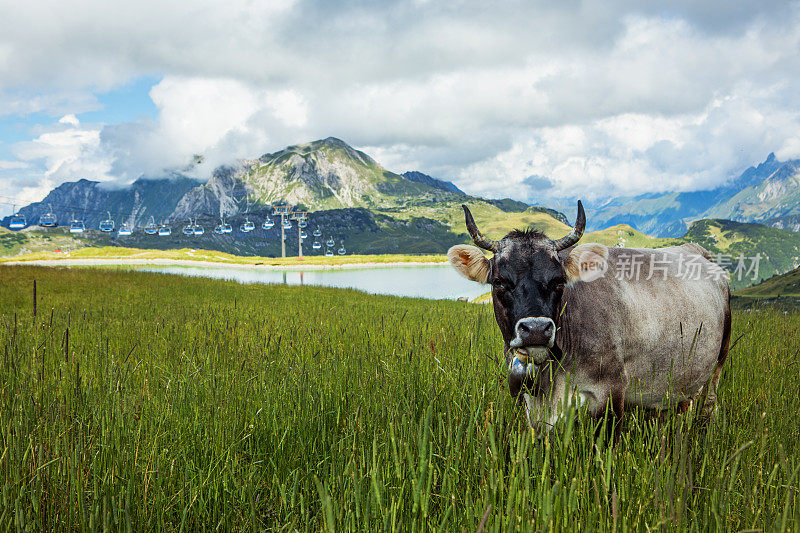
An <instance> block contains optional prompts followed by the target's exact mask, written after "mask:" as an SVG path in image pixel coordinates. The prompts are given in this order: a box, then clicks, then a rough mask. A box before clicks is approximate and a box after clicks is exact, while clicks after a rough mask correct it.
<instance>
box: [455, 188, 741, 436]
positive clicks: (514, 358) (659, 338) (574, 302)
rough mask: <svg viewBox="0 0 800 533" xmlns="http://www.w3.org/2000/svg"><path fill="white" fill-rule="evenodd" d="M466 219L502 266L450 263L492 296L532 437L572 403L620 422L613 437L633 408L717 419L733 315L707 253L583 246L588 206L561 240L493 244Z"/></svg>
mask: <svg viewBox="0 0 800 533" xmlns="http://www.w3.org/2000/svg"><path fill="white" fill-rule="evenodd" d="M464 214H465V221H466V224H467V229H468V231H469V233H470V235H471V236H472V239H473V241H474V242H475V244H477V245H478V246H479V247H480V248H483V249H484V250H489V251H491V252H493V253H494V255H493V256H492V257H491V258H487V257H486V256H485V255H484V254H483V252H481V250H480V248H477V247H475V246H468V245H456V246H453V247H451V248H450V250H448V253H447V255H448V258H449V260H450V262H451V263H452V265H453V266H454V267H455V268H456V269H457V270H458V271H459V272H460V273H461V274H463V275H464V276H465V277H467V278H468V279H471V280H473V281H477V282H480V283H489V284H491V285H492V304H493V307H494V314H495V319H496V320H497V325H498V326H499V328H500V332H501V333H502V335H503V341H504V343H505V353H506V358H507V360H506V362H507V364H508V369H509V373H508V383H509V391H510V392H511V394H512V395H513V396H515V397H517V398H520V395H521V398H522V399H523V400H524V403H525V406H526V409H527V414H528V420H529V422H530V424H531V426H533V427H534V428H536V429H537V430H541V429H548V428H549V427H550V426H552V424H553V423H554V422H555V420H556V419H557V418H558V417H559V416H560V414H561V413H562V412H563V410H564V409H565V408H567V407H568V405H569V404H572V403H573V402H576V403H580V404H585V405H586V407H587V408H588V409H589V412H590V413H592V414H593V415H595V416H601V415H603V414H605V413H608V414H611V415H612V416H613V417H614V418H615V421H616V423H615V424H614V428H615V429H618V428H619V424H618V422H619V420H620V419H621V418H622V415H623V412H624V410H625V405H626V404H627V405H630V406H639V407H643V408H646V409H650V410H656V411H660V410H662V409H665V408H668V407H670V406H673V405H676V404H683V405H686V402H687V401H690V400H693V399H695V398H697V397H698V396H702V397H703V398H704V400H705V401H703V402H702V404H703V414H704V415H709V414H711V412H712V410H713V407H714V403H715V400H716V387H717V383H718V381H719V378H720V374H721V371H722V366H723V364H724V363H725V358H726V356H727V353H728V346H729V342H730V328H731V313H730V289H729V287H728V279H727V275H726V273H725V271H724V270H722V269H721V268H720V267H719V266H718V265H716V264H715V263H714V262H713V261H711V256H710V255H709V253H708V252H707V251H706V250H705V249H703V248H702V247H701V246H699V245H697V244H684V245H682V246H673V247H670V248H661V249H657V250H652V249H646V248H607V247H605V246H603V245H600V244H592V243H588V244H581V245H578V246H575V244H577V242H578V241H579V240H580V238H581V236H582V234H583V229H584V227H585V224H586V217H585V212H584V210H583V206H582V204H581V202H580V201H579V202H578V215H577V217H576V219H575V226H574V228H573V230H572V232H570V233H569V234H568V235H567V236H565V237H562V238H560V239H555V240H553V239H550V238H548V237H547V236H546V235H544V234H543V233H540V232H538V231H536V230H532V229H527V230H514V231H512V232H510V233H508V234H507V235H506V236H505V237H503V238H502V239H501V240H499V241H494V240H491V239H488V238H486V237H485V236H484V235H483V234H482V233H481V232H480V230H478V228H477V226H476V224H475V221H474V219H473V218H472V214H471V213H470V211H469V208H467V207H466V206H464ZM617 435H619V433H618V432H617Z"/></svg>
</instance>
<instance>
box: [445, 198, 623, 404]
mask: <svg viewBox="0 0 800 533" xmlns="http://www.w3.org/2000/svg"><path fill="white" fill-rule="evenodd" d="M463 207H464V215H465V217H466V222H467V230H468V231H469V234H470V235H471V236H472V240H473V241H474V242H475V244H476V245H478V246H479V247H480V248H483V249H484V250H488V251H490V252H493V253H494V255H493V257H491V258H487V257H486V256H485V255H484V253H483V251H481V250H480V249H479V248H477V247H476V246H469V245H458V246H453V247H452V248H450V250H449V251H448V252H447V256H448V258H449V259H450V262H451V263H452V264H453V266H454V267H455V268H456V270H458V271H459V272H460V273H461V274H463V275H464V276H466V277H467V278H469V279H471V280H472V281H477V282H480V283H489V284H491V286H492V302H493V304H494V314H495V318H496V319H497V325H498V326H500V331H501V333H502V334H503V340H504V341H505V352H506V362H507V364H508V365H509V370H510V374H509V385H510V388H511V393H512V394H513V395H515V396H516V395H517V393H518V392H519V390H520V388H521V386H522V385H523V383H524V382H525V381H526V379H528V377H529V376H530V374H531V373H532V371H533V368H534V365H529V361H532V362H533V363H534V364H535V365H538V364H542V363H544V362H545V361H546V360H547V359H548V358H549V357H550V353H551V350H550V349H551V348H553V347H554V346H553V345H554V342H555V338H556V324H557V322H558V315H559V313H560V312H561V310H562V309H561V300H562V295H563V293H564V290H565V288H566V287H567V286H568V285H569V284H571V283H574V282H575V281H577V280H578V279H581V278H582V277H583V274H584V272H585V269H582V267H581V265H582V263H583V262H585V261H586V258H587V255H590V256H591V257H592V260H594V261H605V255H604V254H605V253H607V251H606V249H605V247H600V246H596V245H592V247H591V248H589V249H587V248H585V247H586V245H584V246H580V247H577V248H575V249H573V250H572V252H571V253H570V254H569V255H568V256H567V257H566V258H565V259H563V260H562V259H561V258H560V257H559V254H558V252H559V251H561V250H564V249H566V248H569V247H570V246H573V245H574V244H576V243H577V242H578V240H579V239H580V238H581V236H582V235H583V229H584V227H585V226H586V215H585V213H584V211H583V205H582V204H581V202H580V201H579V202H578V216H577V218H576V220H575V226H574V228H573V229H572V231H571V232H570V233H569V235H567V236H565V237H562V238H560V239H555V240H553V239H550V238H548V237H547V236H546V235H544V234H543V233H540V232H538V231H535V230H524V231H520V230H515V231H512V232H511V233H509V234H508V235H506V236H505V237H503V238H502V239H501V240H499V241H493V240H490V239H487V238H486V237H484V236H483V234H482V233H481V232H480V230H478V227H477V226H476V225H475V221H474V220H473V218H472V213H470V211H469V209H468V208H467V206H463ZM595 255H597V257H594V256H595ZM591 268H597V267H596V266H592V267H591Z"/></svg>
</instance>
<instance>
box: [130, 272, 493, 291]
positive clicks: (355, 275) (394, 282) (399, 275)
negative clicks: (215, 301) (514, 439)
mask: <svg viewBox="0 0 800 533" xmlns="http://www.w3.org/2000/svg"><path fill="white" fill-rule="evenodd" d="M137 270H144V271H146V272H161V273H165V274H179V275H181V276H201V277H207V278H215V279H228V280H234V281H238V282H240V283H267V284H270V283H283V284H287V285H322V286H325V287H339V288H348V289H358V290H360V291H364V292H369V293H372V294H391V295H395V296H410V297H417V298H430V299H434V300H441V299H451V300H454V299H456V298H459V297H466V298H469V299H470V300H472V299H473V298H476V297H478V296H480V295H481V294H484V293H486V292H489V289H490V287H489V286H488V285H482V284H480V283H475V282H472V281H468V280H466V279H465V278H463V277H461V276H460V275H459V274H458V273H457V272H456V271H455V270H454V269H453V267H451V266H450V265H431V266H408V267H395V266H392V267H378V268H359V269H356V268H353V269H329V270H288V269H287V270H261V269H252V270H249V269H242V268H206V267H183V266H165V267H152V266H148V267H145V268H142V269H137Z"/></svg>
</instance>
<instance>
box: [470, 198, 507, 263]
mask: <svg viewBox="0 0 800 533" xmlns="http://www.w3.org/2000/svg"><path fill="white" fill-rule="evenodd" d="M461 207H463V208H464V218H465V219H466V221H467V231H469V235H470V237H472V240H473V241H474V242H475V244H477V245H478V246H480V247H481V248H483V249H484V250H489V251H490V252H495V253H497V251H498V250H500V243H499V242H497V241H493V240H491V239H487V238H486V237H484V236H483V233H481V232H480V230H478V226H476V225H475V219H473V218H472V213H470V212H469V208H468V207H467V206H466V205H463V204H462V205H461Z"/></svg>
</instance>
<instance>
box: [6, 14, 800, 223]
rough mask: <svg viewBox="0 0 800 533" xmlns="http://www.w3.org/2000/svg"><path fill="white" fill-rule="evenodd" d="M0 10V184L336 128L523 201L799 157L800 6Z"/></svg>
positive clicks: (151, 163)
mask: <svg viewBox="0 0 800 533" xmlns="http://www.w3.org/2000/svg"><path fill="white" fill-rule="evenodd" d="M0 3H2V17H0V195H1V196H4V197H14V198H17V199H18V201H20V202H22V203H27V202H29V201H31V200H39V199H41V197H43V196H44V194H46V192H47V191H48V190H49V189H51V188H52V187H54V186H56V185H58V184H59V183H61V182H63V181H69V180H74V179H76V178H80V177H86V178H90V179H96V180H101V181H106V182H109V183H110V184H112V185H121V184H126V183H129V182H131V181H132V180H134V179H136V178H137V177H138V176H140V175H142V174H144V175H151V176H152V175H158V174H159V173H160V172H161V171H162V169H164V168H177V167H182V166H184V165H186V163H188V162H189V161H190V159H191V156H192V154H204V155H205V156H206V158H207V163H206V164H204V165H203V166H202V170H200V171H199V172H201V174H200V176H199V177H206V176H207V174H208V172H210V167H212V166H213V165H215V164H218V163H224V162H231V161H234V160H236V159H238V158H247V157H255V156H258V155H261V154H263V153H266V152H272V151H276V150H278V149H280V148H282V147H284V146H286V145H288V144H295V143H298V142H305V141H309V140H313V139H318V138H323V137H327V136H336V137H339V138H341V139H343V140H345V141H347V142H349V143H350V144H353V145H354V146H357V147H359V148H361V149H363V150H365V151H366V152H367V153H369V154H371V155H372V156H373V157H375V158H376V159H377V160H378V161H379V162H381V163H382V164H383V165H384V166H386V167H387V168H389V169H391V170H394V171H398V172H401V171H405V170H411V169H415V170H421V171H423V172H427V173H429V174H432V175H434V176H437V177H441V178H445V179H450V180H452V181H454V182H455V183H456V184H457V185H459V186H460V187H461V188H463V189H464V190H466V191H467V192H470V193H474V194H481V195H487V196H511V197H514V198H518V199H522V200H529V201H546V200H547V199H548V198H555V197H562V196H566V197H571V196H575V195H581V196H584V197H589V198H591V197H595V198H597V197H603V196H607V195H611V194H630V193H640V192H644V191H662V190H678V189H679V190H693V189H702V188H709V187H712V186H714V185H716V184H718V183H721V182H723V181H724V180H726V179H728V178H729V177H730V176H731V175H733V174H736V173H739V172H741V171H742V170H743V169H744V168H746V167H747V166H749V165H751V164H754V163H757V162H759V161H762V160H763V159H765V158H766V156H767V154H768V153H769V152H772V151H774V152H775V153H776V154H777V156H778V157H779V158H781V159H788V158H795V157H800V53H799V52H800V3H797V2H773V1H769V0H766V1H760V2H752V1H746V2H737V1H730V0H726V1H716V2H696V1H691V0H685V1H678V2H659V3H658V4H657V5H656V4H653V5H651V6H650V7H647V6H645V5H644V3H642V2H636V1H632V0H631V1H625V0H603V1H598V2H591V1H587V2H572V1H564V2H540V3H534V2H504V3H502V4H498V3H493V2H485V1H479V2H472V1H449V2H436V1H434V0H430V1H425V0H417V1H405V2H380V1H364V2H359V1H347V2H332V1H329V0H328V1H325V0H321V1H319V2H313V1H302V0H269V1H268V2H264V1H257V0H225V1H207V0H191V1H189V0H186V1H171V2H163V1H151V0H139V1H137V2H125V3H124V4H123V3H121V2H114V1H111V2H109V1H108V0H70V1H64V0H56V1H37V2H12V1H10V0H0ZM115 4H120V5H115ZM202 173H205V174H206V175H203V174H202ZM0 201H7V200H4V199H2V198H0ZM8 209H9V207H7V206H0V212H3V211H7V210H8Z"/></svg>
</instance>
